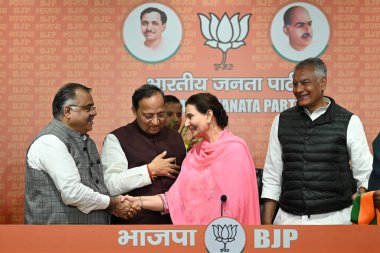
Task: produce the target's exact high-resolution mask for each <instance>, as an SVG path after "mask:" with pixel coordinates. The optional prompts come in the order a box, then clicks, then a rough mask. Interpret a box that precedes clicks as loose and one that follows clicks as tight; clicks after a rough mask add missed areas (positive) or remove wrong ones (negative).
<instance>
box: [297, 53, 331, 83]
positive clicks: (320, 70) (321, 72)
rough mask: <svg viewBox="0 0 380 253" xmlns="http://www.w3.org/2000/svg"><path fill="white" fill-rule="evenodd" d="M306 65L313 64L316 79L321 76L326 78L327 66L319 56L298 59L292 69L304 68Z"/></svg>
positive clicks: (319, 78)
mask: <svg viewBox="0 0 380 253" xmlns="http://www.w3.org/2000/svg"><path fill="white" fill-rule="evenodd" d="M308 66H313V68H314V73H315V76H316V77H317V78H318V80H321V79H322V78H327V67H326V65H325V63H324V62H323V61H322V60H321V59H319V58H316V57H315V58H308V59H305V60H303V61H300V62H299V63H298V64H297V65H296V66H295V67H294V71H296V70H298V69H304V68H306V67H308Z"/></svg>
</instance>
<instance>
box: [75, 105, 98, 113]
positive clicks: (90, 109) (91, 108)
mask: <svg viewBox="0 0 380 253" xmlns="http://www.w3.org/2000/svg"><path fill="white" fill-rule="evenodd" d="M69 106H70V107H79V108H81V109H82V110H84V111H86V112H93V111H95V110H96V107H95V106H92V105H69Z"/></svg>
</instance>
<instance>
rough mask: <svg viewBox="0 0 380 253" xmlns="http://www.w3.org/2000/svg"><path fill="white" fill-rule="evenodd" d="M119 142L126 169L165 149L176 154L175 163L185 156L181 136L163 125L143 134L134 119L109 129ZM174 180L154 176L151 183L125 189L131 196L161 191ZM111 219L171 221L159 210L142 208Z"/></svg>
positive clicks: (134, 222)
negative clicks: (129, 189) (125, 216)
mask: <svg viewBox="0 0 380 253" xmlns="http://www.w3.org/2000/svg"><path fill="white" fill-rule="evenodd" d="M111 133H112V134H114V135H115V136H116V137H117V139H118V140H119V142H120V145H121V148H122V149H123V151H124V153H125V156H126V157H127V160H128V169H130V168H134V167H137V166H141V165H144V164H148V163H150V162H151V161H152V160H153V159H154V158H155V157H156V156H157V155H159V154H160V153H162V152H164V151H167V154H166V158H167V157H176V163H177V165H179V166H181V165H182V161H183V159H184V158H185V156H186V150H185V145H184V143H183V140H182V137H181V135H180V134H179V133H177V132H176V131H174V130H172V129H170V128H168V127H166V126H164V127H163V128H162V129H161V131H160V132H159V133H158V134H154V135H151V134H147V133H145V132H144V131H143V130H142V129H141V128H140V127H139V125H138V123H137V121H136V120H135V121H133V122H132V123H130V124H128V125H126V126H123V127H120V128H118V129H116V130H114V131H113V132H111ZM174 181H175V180H173V179H170V178H168V177H157V178H156V179H155V180H154V182H153V184H150V185H147V186H144V187H141V188H138V189H135V190H133V191H130V192H128V195H131V196H150V195H156V194H160V193H165V192H166V191H168V190H169V188H170V186H172V184H173V183H174ZM112 222H113V223H127V224H171V223H172V222H171V219H170V216H169V215H161V213H160V212H154V211H149V210H142V211H141V212H139V213H138V214H137V215H136V216H134V217H133V218H131V219H129V220H127V221H126V220H123V219H120V218H118V219H116V217H113V219H112Z"/></svg>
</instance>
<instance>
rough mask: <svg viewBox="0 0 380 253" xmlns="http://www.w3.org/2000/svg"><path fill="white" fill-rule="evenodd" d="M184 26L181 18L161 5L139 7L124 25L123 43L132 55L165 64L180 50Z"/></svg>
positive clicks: (151, 4) (147, 4) (129, 15)
mask: <svg viewBox="0 0 380 253" xmlns="http://www.w3.org/2000/svg"><path fill="white" fill-rule="evenodd" d="M182 34H183V29H182V23H181V21H180V19H179V17H178V15H177V14H176V13H175V12H174V11H173V10H172V9H171V8H170V7H168V6H166V5H163V4H160V3H145V4H142V5H139V6H137V7H136V8H135V9H133V10H132V11H131V12H130V13H129V14H128V16H127V17H126V19H125V21H124V24H123V40H124V45H125V47H126V49H127V50H128V52H129V53H130V54H131V55H132V56H133V57H135V58H136V59H138V60H140V61H143V62H147V63H158V62H163V61H165V60H167V59H169V58H170V57H172V56H173V55H175V53H176V52H177V51H178V50H179V48H180V45H181V41H182Z"/></svg>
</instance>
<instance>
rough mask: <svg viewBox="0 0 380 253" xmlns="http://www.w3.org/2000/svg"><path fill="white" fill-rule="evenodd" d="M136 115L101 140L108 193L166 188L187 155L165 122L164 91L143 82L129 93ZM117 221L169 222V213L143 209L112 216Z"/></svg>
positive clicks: (143, 192) (145, 192) (147, 192)
mask: <svg viewBox="0 0 380 253" xmlns="http://www.w3.org/2000/svg"><path fill="white" fill-rule="evenodd" d="M132 112H133V115H134V116H135V117H136V119H135V120H134V121H133V122H131V123H129V124H127V125H126V126H122V127H120V128H118V129H116V130H114V131H112V132H111V133H110V134H108V135H107V136H106V138H105V140H104V144H103V151H102V157H101V160H102V165H103V171H104V179H105V183H106V186H107V187H108V189H109V191H110V193H111V195H118V194H126V193H128V195H131V196H144V195H155V194H159V193H164V192H166V191H167V190H169V188H170V186H171V185H172V184H173V183H174V181H175V179H176V177H177V175H178V173H179V169H180V166H181V164H182V161H183V159H184V158H185V155H186V150H185V146H184V143H183V140H182V137H181V135H180V134H179V133H177V132H176V131H174V130H172V129H170V128H168V127H167V126H165V117H166V114H165V100H164V94H163V92H162V91H161V90H160V89H159V88H158V87H156V86H154V85H148V84H146V85H143V86H141V87H140V88H139V89H137V90H135V92H134V94H133V95H132ZM111 223H114V224H115V223H116V224H120V223H122V224H127V223H128V224H171V223H172V222H171V219H170V216H169V215H167V214H166V215H162V214H161V213H160V212H154V211H149V210H142V211H141V212H140V213H138V214H137V215H136V216H134V217H133V218H131V219H128V220H123V219H121V218H118V217H113V218H112V221H111Z"/></svg>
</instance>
